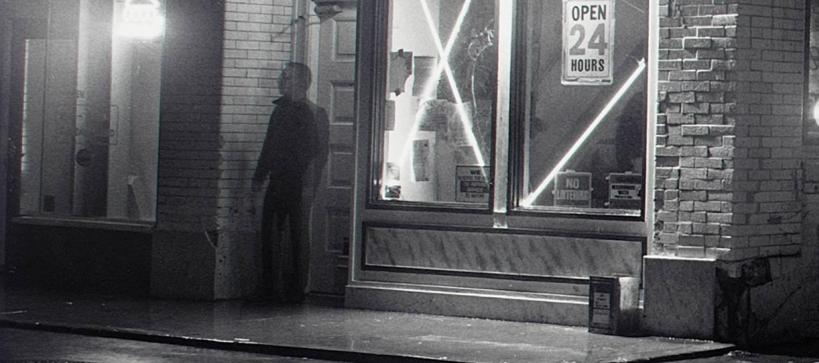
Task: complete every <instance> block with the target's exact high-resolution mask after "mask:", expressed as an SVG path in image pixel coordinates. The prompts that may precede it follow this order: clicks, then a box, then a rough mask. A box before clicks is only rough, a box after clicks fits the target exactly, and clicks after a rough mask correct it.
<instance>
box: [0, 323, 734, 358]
mask: <svg viewBox="0 0 819 363" xmlns="http://www.w3.org/2000/svg"><path fill="white" fill-rule="evenodd" d="M0 327H3V328H14V329H26V330H39V331H47V332H52V333H67V334H76V335H85V336H91V337H101V338H115V339H127V340H135V341H142V342H148V343H161V344H173V345H180V346H189V347H195V348H203V349H217V350H226V351H234V352H244V353H257V354H266V355H277V356H287V357H298V358H311V359H323V360H336V361H338V360H340V361H348V362H364V363H371V362H372V363H381V362H387V363H393V362H394V363H432V362H436V363H439V362H452V363H471V362H470V361H460V360H452V359H451V358H448V357H440V358H430V357H420V356H411V355H399V354H384V353H372V352H356V351H347V350H337V349H328V348H322V347H306V346H288V345H279V344H269V343H260V342H253V341H244V340H222V339H210V338H203V337H189V336H175V335H169V334H160V333H157V332H153V331H148V330H142V329H127V328H116V327H110V326H96V325H61V324H53V323H43V322H27V321H16V320H7V319H0ZM735 349H736V346H734V345H729V346H725V347H720V348H713V349H708V350H702V351H697V352H680V353H669V354H663V355H656V356H648V357H646V356H639V357H618V358H615V359H613V360H611V361H601V362H618V363H625V362H631V363H649V362H675V361H683V360H691V359H698V358H709V357H715V356H721V355H724V354H727V353H728V352H731V351H733V350H735Z"/></svg>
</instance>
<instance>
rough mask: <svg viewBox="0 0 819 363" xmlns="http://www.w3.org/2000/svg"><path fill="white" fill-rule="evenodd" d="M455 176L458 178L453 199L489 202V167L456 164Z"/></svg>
mask: <svg viewBox="0 0 819 363" xmlns="http://www.w3.org/2000/svg"><path fill="white" fill-rule="evenodd" d="M455 176H456V177H457V179H458V180H457V182H458V185H457V194H456V196H455V201H457V202H464V203H483V204H486V203H489V187H490V184H489V167H486V166H471V165H458V166H456V167H455Z"/></svg>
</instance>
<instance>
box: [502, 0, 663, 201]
mask: <svg viewBox="0 0 819 363" xmlns="http://www.w3.org/2000/svg"><path fill="white" fill-rule="evenodd" d="M648 5H649V1H648V0H629V1H614V0H563V1H527V2H525V3H522V4H520V5H519V6H520V9H519V11H518V14H519V15H518V18H519V19H518V21H519V22H522V23H520V24H519V29H520V30H519V34H520V36H521V37H520V38H519V39H518V40H517V43H516V44H518V47H519V48H520V50H521V51H520V53H519V54H520V55H521V56H522V57H523V58H522V60H520V61H519V62H518V63H517V64H518V65H519V68H518V71H517V72H518V77H519V81H518V82H517V84H516V85H513V87H523V90H522V91H521V90H518V92H517V93H518V94H520V95H522V96H521V98H522V100H521V101H520V102H519V103H520V105H519V110H517V112H519V115H521V117H520V118H519V120H520V123H519V125H517V134H518V137H517V142H518V145H516V147H517V148H518V150H520V151H521V157H520V158H519V160H520V164H519V165H518V166H519V167H518V170H519V175H518V176H517V177H518V191H519V192H518V196H519V200H518V206H519V207H521V208H524V209H538V210H549V211H556V212H561V211H565V212H581V213H603V214H608V213H616V214H624V213H625V214H635V215H639V213H640V210H642V204H643V203H642V198H643V195H644V192H643V185H644V184H643V167H644V164H645V160H644V154H645V146H644V144H645V142H644V140H645V124H646V92H645V90H646V64H645V59H646V54H647V37H648V12H649V8H648Z"/></svg>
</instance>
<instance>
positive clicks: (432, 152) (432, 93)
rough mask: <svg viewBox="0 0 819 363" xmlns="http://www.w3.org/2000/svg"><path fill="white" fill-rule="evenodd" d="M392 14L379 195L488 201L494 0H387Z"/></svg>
mask: <svg viewBox="0 0 819 363" xmlns="http://www.w3.org/2000/svg"><path fill="white" fill-rule="evenodd" d="M390 14H391V15H390V33H389V54H388V75H387V77H386V82H387V92H388V94H387V95H386V96H387V97H386V104H385V107H384V109H385V115H384V124H383V130H384V134H383V139H382V145H383V150H382V155H381V158H380V159H381V160H382V164H381V165H380V167H379V168H380V170H378V171H377V175H380V176H381V180H380V183H379V196H380V198H382V199H387V200H403V201H417V202H450V203H453V202H454V203H470V204H479V205H483V206H486V205H488V203H489V196H490V178H491V176H490V173H489V170H490V166H491V161H492V155H491V151H490V150H491V141H492V118H493V117H492V110H493V101H494V96H495V88H496V86H495V84H496V83H495V82H496V78H497V77H496V67H497V50H496V46H495V34H496V28H495V24H496V22H495V1H494V0H465V1H450V0H413V1H405V0H402V1H393V2H391V9H390Z"/></svg>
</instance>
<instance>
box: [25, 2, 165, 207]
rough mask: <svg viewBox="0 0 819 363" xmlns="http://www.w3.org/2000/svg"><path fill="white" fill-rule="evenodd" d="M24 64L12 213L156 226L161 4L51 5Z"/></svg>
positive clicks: (28, 43) (32, 35) (29, 41)
mask: <svg viewBox="0 0 819 363" xmlns="http://www.w3.org/2000/svg"><path fill="white" fill-rule="evenodd" d="M35 3H36V4H41V3H43V4H45V6H44V7H43V8H44V9H47V11H45V13H42V14H40V15H41V16H42V18H43V19H42V20H43V21H41V22H39V24H42V26H43V28H44V29H42V30H35V31H28V33H26V34H25V36H23V37H21V39H22V40H21V41H20V44H19V45H17V46H16V49H18V50H19V52H20V53H22V55H18V57H19V58H21V59H23V61H22V67H20V68H21V69H18V70H17V72H20V73H22V74H23V77H22V85H21V86H22V87H21V88H22V90H23V96H22V100H21V108H22V112H21V115H22V140H21V141H22V142H21V144H22V152H21V163H20V166H21V170H20V174H21V175H20V176H21V177H20V189H21V195H20V214H21V215H35V216H36V215H48V216H81V217H97V218H110V219H127V220H145V221H150V220H154V219H155V209H156V171H157V136H158V129H159V127H158V126H159V85H160V51H161V48H162V47H161V42H162V36H161V34H162V25H163V21H162V18H163V8H162V6H163V4H162V3H161V2H160V1H159V0H139V1H137V0H110V1H92V0H51V1H33V2H31V4H35Z"/></svg>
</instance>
